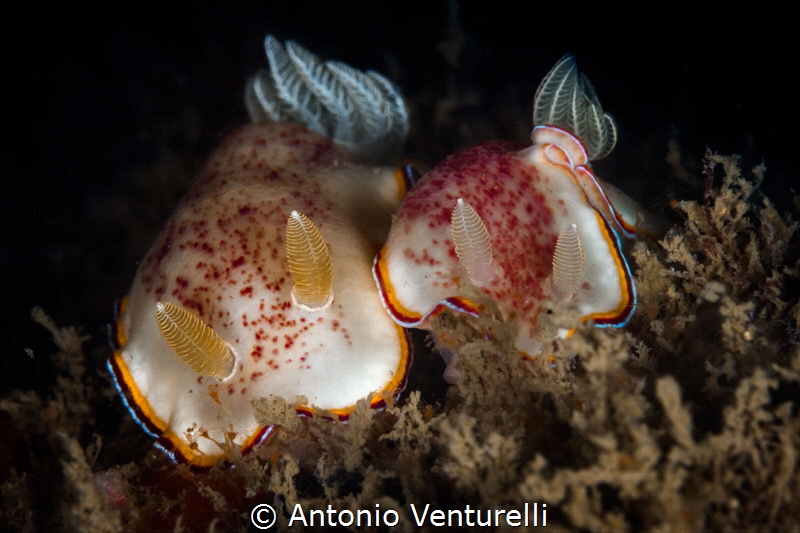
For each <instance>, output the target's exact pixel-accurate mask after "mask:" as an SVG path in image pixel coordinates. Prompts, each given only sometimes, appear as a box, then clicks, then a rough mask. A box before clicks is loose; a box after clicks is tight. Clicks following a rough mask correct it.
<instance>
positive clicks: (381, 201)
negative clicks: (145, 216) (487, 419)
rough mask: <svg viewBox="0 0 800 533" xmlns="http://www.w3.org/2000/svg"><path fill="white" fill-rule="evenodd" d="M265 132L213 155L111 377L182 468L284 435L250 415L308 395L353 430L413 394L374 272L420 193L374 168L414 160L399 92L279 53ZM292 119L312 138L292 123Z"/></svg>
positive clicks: (255, 106) (265, 98) (403, 348)
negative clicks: (406, 200) (352, 415)
mask: <svg viewBox="0 0 800 533" xmlns="http://www.w3.org/2000/svg"><path fill="white" fill-rule="evenodd" d="M265 47H266V51H267V56H268V58H269V64H270V69H269V70H266V69H265V70H262V71H260V72H259V73H258V74H257V75H256V76H255V77H254V78H253V79H251V80H250V81H249V82H248V88H247V97H246V103H247V106H248V110H249V112H250V116H251V118H252V119H253V122H254V123H253V124H250V125H247V126H244V127H242V128H240V129H239V130H237V131H235V132H234V133H232V134H231V135H230V136H228V137H227V138H226V139H225V140H224V141H223V142H222V144H221V145H220V146H219V147H218V148H217V149H216V151H215V152H214V153H213V154H212V156H211V158H210V159H209V161H208V163H207V164H206V166H205V168H204V170H203V171H202V172H201V173H200V175H199V176H198V177H197V179H196V180H195V182H194V184H193V185H192V188H191V190H190V191H189V193H188V194H187V195H186V197H185V198H183V200H182V201H181V202H180V204H179V205H178V207H177V209H176V211H175V212H174V214H173V215H172V217H171V218H170V219H169V220H168V222H167V223H166V226H165V228H164V229H163V231H162V233H161V234H160V235H159V237H158V238H157V239H156V242H155V243H154V244H153V246H152V248H151V249H150V251H149V253H148V254H147V256H146V257H145V258H144V260H143V261H142V263H141V265H140V267H139V270H138V272H137V274H136V278H135V280H134V282H133V286H132V288H131V291H130V293H129V295H128V297H127V298H126V299H125V300H124V301H123V304H122V306H121V309H120V312H119V315H118V317H117V319H116V321H115V328H114V329H115V339H114V340H115V341H116V342H115V344H116V346H117V349H116V351H115V353H114V355H113V357H112V358H111V359H110V361H109V368H110V370H111V372H112V374H113V376H114V378H115V381H116V384H117V387H118V389H119V390H120V392H121V394H122V397H123V399H124V401H125V403H126V405H127V406H128V408H129V410H130V411H131V413H132V414H133V416H134V418H136V420H137V421H138V422H139V423H140V424H141V425H142V426H143V428H144V429H145V430H146V431H147V432H149V433H150V434H151V435H152V436H154V437H155V438H156V439H157V445H158V446H160V447H161V448H163V449H164V450H165V451H166V452H167V453H168V454H169V455H171V456H172V457H173V459H175V460H176V461H186V462H188V463H190V464H191V465H192V466H193V467H195V468H200V469H203V468H207V467H210V466H211V465H213V464H215V463H216V462H217V461H218V460H220V458H222V457H223V455H224V453H223V451H222V448H221V447H220V445H219V444H220V443H225V442H232V443H233V445H234V446H236V447H238V448H239V449H240V450H241V451H242V453H246V452H247V451H249V450H250V449H251V448H252V447H253V446H254V445H256V444H258V443H259V442H262V441H264V440H265V439H266V438H267V437H268V436H269V435H270V433H271V432H272V431H273V428H272V427H261V426H260V425H259V423H258V422H257V421H256V418H255V416H254V410H253V407H252V406H251V400H253V399H254V398H263V397H273V396H279V397H283V398H285V399H286V400H287V401H288V402H293V401H296V398H297V397H300V396H305V397H306V398H307V399H308V405H305V406H300V407H299V408H298V411H300V412H303V411H304V410H305V411H308V412H313V410H314V409H322V410H326V411H329V412H332V413H334V414H336V415H338V416H339V417H341V418H344V417H346V416H347V414H348V413H349V412H350V411H351V410H352V409H353V407H354V405H355V403H356V402H357V401H358V400H359V399H361V398H369V399H370V400H371V402H372V404H373V406H378V405H379V404H381V402H382V401H383V400H384V399H386V398H389V397H390V396H391V395H393V394H395V393H396V392H398V391H399V390H400V389H401V388H402V386H403V384H404V380H405V375H406V368H407V365H408V364H409V352H408V345H407V341H406V337H405V334H404V330H403V329H402V328H400V327H399V326H398V325H397V324H395V323H394V322H393V321H392V320H391V319H390V318H389V317H388V316H387V315H386V313H385V312H384V310H383V307H382V305H381V301H380V298H379V296H378V294H377V291H376V289H375V284H374V281H373V278H372V274H371V266H372V261H373V257H374V255H375V253H376V251H377V250H378V249H379V247H380V246H381V245H382V244H383V242H384V240H385V238H386V235H387V234H388V230H389V225H390V222H391V215H392V213H393V211H394V210H395V209H396V207H397V206H398V205H399V202H400V199H401V198H402V196H403V194H404V193H405V188H406V185H405V183H404V180H403V176H402V174H400V173H396V172H395V171H394V169H389V168H385V167H380V166H370V165H368V164H367V162H368V161H370V160H372V161H382V160H386V159H387V158H388V157H391V155H392V154H393V153H396V152H397V151H398V150H399V148H400V147H401V146H402V143H403V140H404V138H405V136H406V133H407V128H408V126H407V112H406V109H405V105H404V103H403V101H402V98H401V97H400V96H399V94H398V93H397V92H396V90H395V88H394V87H393V86H392V84H391V83H390V82H389V81H388V80H386V79H385V78H383V77H382V76H380V75H378V74H376V73H374V72H368V73H363V72H360V71H357V70H355V69H352V68H350V67H348V66H347V65H344V64H342V63H337V62H332V61H329V62H325V63H323V62H321V61H320V60H319V59H318V58H317V57H315V56H314V55H312V54H310V53H309V52H307V51H306V50H304V49H303V48H301V47H300V46H298V45H296V44H295V43H292V42H288V43H287V44H286V47H285V48H284V47H283V46H282V45H281V44H280V43H279V42H278V41H276V40H275V39H273V38H272V37H267V39H266V41H265ZM290 121H293V122H299V123H302V124H304V125H298V124H292V123H289V122H290Z"/></svg>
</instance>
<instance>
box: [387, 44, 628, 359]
mask: <svg viewBox="0 0 800 533" xmlns="http://www.w3.org/2000/svg"><path fill="white" fill-rule="evenodd" d="M565 61H566V62H567V63H570V62H571V63H572V64H574V60H573V59H572V58H571V56H567V57H565V58H564V59H562V61H561V62H559V64H558V65H557V66H556V67H555V68H554V69H553V71H551V73H550V75H548V77H546V78H545V80H544V81H543V83H542V85H541V86H540V90H539V91H538V92H537V97H538V98H551V97H561V95H560V94H557V93H558V91H557V90H550V88H549V87H550V85H553V86H557V87H559V90H561V85H559V84H558V83H556V82H557V81H558V80H555V81H554V80H553V76H554V75H556V76H564V75H565V74H564V73H565V72H566V73H568V74H569V76H572V77H573V78H574V80H579V79H581V80H585V78H578V77H577V74H576V73H575V72H574V69H570V68H566V67H565V66H564V62H565ZM568 66H569V65H567V67H568ZM575 83H577V81H576V82H575ZM584 84H588V80H585V81H584ZM543 88H544V90H543ZM568 96H569V97H570V98H573V99H574V98H575V95H574V93H572V92H570V93H569V95H568ZM592 96H593V95H592ZM582 105H587V106H589V107H592V106H596V107H593V108H592V109H593V112H594V113H595V115H596V116H601V117H606V118H605V119H604V121H600V122H598V123H599V124H601V125H602V127H606V125H605V124H611V126H610V127H611V128H613V120H612V119H611V118H610V116H609V115H607V114H603V112H602V109H597V107H599V103H598V102H597V100H596V97H592V98H589V99H586V102H585V103H584V104H582ZM535 107H537V108H538V107H544V108H546V107H548V106H535ZM549 107H551V108H552V109H560V108H561V106H559V105H552V106H549ZM577 108H580V106H576V109H577ZM604 122H605V124H603V123H604ZM614 131H615V130H614ZM614 138H615V134H614V132H611V133H610V134H608V135H606V136H605V137H604V139H606V140H604V141H603V142H602V143H600V144H599V145H598V147H596V148H595V149H594V151H597V152H598V153H603V154H604V153H607V152H608V151H610V147H613V140H614ZM532 140H533V146H531V147H528V148H525V149H521V148H522V147H521V146H518V145H515V144H512V143H508V142H503V141H495V142H488V143H484V144H480V145H478V146H475V147H473V148H471V149H468V150H466V151H464V152H461V153H459V154H455V155H452V156H450V157H448V158H447V159H446V160H445V161H444V162H442V163H441V164H440V165H438V166H437V167H436V168H434V169H433V170H432V171H430V172H429V173H428V174H426V175H425V176H424V177H423V178H422V179H421V180H420V181H419V182H418V183H417V184H416V185H415V186H414V188H413V189H412V190H411V191H410V192H409V194H408V195H407V196H406V197H405V198H404V200H403V202H402V204H401V206H400V208H399V209H398V212H397V213H396V214H395V218H394V222H393V224H392V230H391V232H390V234H389V238H388V240H387V242H386V244H385V246H384V247H383V249H382V250H381V252H380V253H379V254H378V255H377V256H376V258H375V262H374V265H373V274H374V276H375V280H376V282H377V285H378V288H379V291H380V294H381V299H382V301H383V303H384V306H385V308H386V310H387V311H388V312H389V314H390V315H391V316H392V318H393V319H394V320H395V321H396V322H397V323H398V324H401V325H403V326H404V327H422V328H427V327H428V318H429V317H431V316H433V315H435V314H437V313H438V312H440V311H442V310H444V309H445V308H451V309H454V310H456V311H459V312H463V313H467V314H472V315H478V314H479V312H480V306H479V305H477V304H476V302H474V301H471V300H470V298H469V297H468V295H469V294H474V290H475V289H476V288H477V289H479V290H480V291H482V292H483V293H484V294H486V295H488V296H489V297H490V298H491V299H492V300H494V302H496V304H497V306H498V308H499V309H500V310H501V312H502V313H503V315H504V319H505V320H512V321H514V322H515V323H516V324H517V329H518V334H517V339H516V341H515V343H516V347H517V349H518V350H519V351H520V352H521V353H522V354H523V355H527V356H536V355H537V354H538V353H539V352H540V349H541V347H542V345H543V340H542V339H541V338H540V336H539V335H538V333H539V328H538V326H537V319H538V317H539V315H540V313H541V312H542V311H543V310H544V309H543V307H542V303H543V302H544V301H546V300H547V299H548V298H553V297H556V298H558V297H559V296H560V297H561V298H562V299H564V298H565V297H566V300H567V301H568V303H570V304H572V305H575V306H576V307H577V309H578V311H579V312H580V314H581V316H583V317H584V318H586V319H591V320H593V321H594V323H595V324H596V325H600V326H609V325H614V326H618V325H623V324H625V323H626V322H627V321H628V320H629V319H630V317H631V315H632V314H633V310H634V307H635V302H636V292H635V286H634V284H633V281H632V276H631V273H630V269H629V267H628V264H627V261H626V259H625V257H624V255H623V254H622V251H621V246H620V241H619V237H618V231H619V232H625V233H626V234H627V233H628V232H632V231H633V230H634V228H633V225H632V223H631V217H630V215H626V216H623V215H622V214H620V212H619V211H618V210H617V209H616V208H615V206H614V205H613V204H612V202H611V201H610V200H609V197H608V195H607V194H606V192H605V191H604V189H603V186H601V183H602V182H600V181H599V180H598V179H597V178H596V177H595V176H594V174H593V172H592V170H591V169H590V167H589V166H588V163H589V153H587V150H586V148H585V147H584V145H583V143H582V142H581V140H580V139H578V138H577V137H576V136H574V135H573V134H572V133H570V132H569V131H567V130H566V129H564V128H562V127H558V126H556V125H552V124H543V125H539V126H537V127H535V128H534V130H533V134H532ZM620 194H621V193H620ZM459 200H461V202H463V203H466V204H469V205H471V206H472V208H474V210H475V211H476V212H477V213H478V215H479V217H480V219H481V220H482V221H483V225H485V227H486V230H487V231H488V233H489V237H490V242H491V250H492V261H491V267H492V268H493V269H494V275H493V276H486V277H485V279H483V280H482V281H480V282H479V283H478V284H477V287H476V286H475V281H476V280H470V279H469V276H468V274H467V272H466V269H465V266H464V265H463V264H462V262H461V261H460V260H459V256H458V253H457V250H456V247H455V246H454V243H453V233H452V231H453V229H452V228H453V226H452V224H451V216H452V213H453V210H454V208H455V207H456V206H457V205H458V204H459V203H460V202H459ZM634 217H635V215H634ZM634 220H635V218H634ZM575 231H577V237H576V236H575V234H574V232H575ZM561 235H566V236H568V237H570V238H571V239H573V240H575V241H577V242H576V244H577V246H578V250H580V257H575V258H574V259H571V258H570V257H569V256H568V255H565V254H561V257H559V258H555V259H554V253H555V250H556V243H557V242H558V240H559V236H561ZM554 260H558V261H569V260H574V261H579V262H580V263H581V264H582V265H583V267H584V275H583V278H582V279H583V281H582V283H580V284H578V285H577V286H576V287H575V288H574V289H575V290H574V291H570V292H571V294H568V295H557V294H554V292H557V291H554V290H553V280H552V276H553V262H554ZM561 266H562V267H563V266H564V265H561ZM566 266H567V267H569V266H570V265H566ZM473 268H474V267H473ZM560 270H561V271H570V269H569V268H566V269H564V268H561V269H560ZM572 270H574V269H572ZM572 275H573V277H574V274H572Z"/></svg>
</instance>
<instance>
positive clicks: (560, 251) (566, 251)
mask: <svg viewBox="0 0 800 533" xmlns="http://www.w3.org/2000/svg"><path fill="white" fill-rule="evenodd" d="M585 270H586V252H585V251H584V249H583V242H582V241H581V236H580V234H579V233H578V226H577V225H576V224H570V225H569V227H567V228H566V229H565V230H564V231H562V232H561V233H560V234H559V236H558V240H557V241H556V249H555V252H553V275H552V277H551V278H550V281H551V284H552V289H553V294H554V295H555V296H556V297H557V298H561V299H563V300H570V299H571V298H572V297H573V296H575V294H576V293H577V292H578V289H579V288H580V286H581V283H582V282H583V274H584V271H585Z"/></svg>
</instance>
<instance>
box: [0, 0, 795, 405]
mask: <svg viewBox="0 0 800 533" xmlns="http://www.w3.org/2000/svg"><path fill="white" fill-rule="evenodd" d="M457 5H458V7H457V8H456V7H455V6H456V4H454V3H448V2H443V1H437V2H430V3H429V4H428V5H427V7H426V8H425V9H424V10H420V9H416V8H413V7H411V6H410V5H408V4H399V5H398V6H397V7H391V6H387V5H384V4H383V3H379V2H353V3H345V4H341V3H336V5H334V3H313V2H295V3H293V4H292V6H291V8H290V6H289V5H288V3H286V2H284V3H271V2H260V3H259V2H232V3H227V4H226V5H225V6H224V7H220V6H215V7H211V4H210V3H205V2H199V3H195V2H192V3H188V2H187V3H184V4H172V5H170V6H167V7H165V6H163V5H162V6H160V7H155V8H153V7H148V6H144V5H141V4H131V5H129V6H127V9H128V11H123V10H122V9H123V8H119V7H113V8H112V7H109V9H108V10H107V11H104V10H96V9H95V10H91V11H89V10H87V11H86V12H81V11H79V10H76V8H74V7H73V6H72V5H70V6H63V7H61V8H58V9H60V11H55V12H53V11H45V10H44V9H42V10H41V12H36V11H34V9H37V8H35V7H28V8H26V9H27V13H26V15H25V16H20V17H19V18H17V19H11V18H9V20H6V24H5V26H6V31H4V32H3V33H2V35H3V36H2V39H3V51H4V58H5V65H4V71H5V76H4V78H5V80H4V83H3V84H2V89H0V105H1V106H2V110H3V119H4V121H3V123H4V126H5V127H4V128H3V133H2V135H0V169H2V172H3V181H2V183H3V189H2V206H0V213H2V217H3V218H2V220H3V222H2V225H0V232H1V233H0V235H2V237H1V238H0V268H2V278H1V279H2V283H3V287H4V289H3V293H4V299H3V302H4V308H5V309H4V316H5V318H4V319H3V321H2V330H1V331H0V333H2V335H3V337H2V338H3V339H4V340H5V341H6V342H5V347H6V349H5V350H4V352H5V353H4V354H3V357H2V358H0V376H2V377H0V396H2V395H3V393H4V392H5V391H6V390H7V389H8V387H14V388H23V389H27V388H36V389H39V390H42V391H44V390H46V389H47V388H48V387H49V385H50V384H51V383H52V380H53V379H54V371H53V369H52V368H51V365H50V364H49V362H48V356H49V354H50V353H51V352H52V351H53V346H52V343H51V341H50V337H49V334H47V332H46V331H45V330H44V329H43V328H41V326H38V325H37V324H35V323H33V322H32V321H31V320H30V310H31V308H32V307H33V306H34V305H39V306H41V307H43V308H44V310H45V311H46V312H47V313H48V314H50V315H51V316H52V317H53V318H54V320H55V321H56V323H57V324H59V325H62V326H65V325H80V326H82V328H83V330H84V331H85V332H86V333H87V334H88V335H90V336H91V339H90V340H89V341H88V342H87V347H88V352H89V354H90V364H89V368H90V369H91V371H96V370H95V369H98V368H101V367H100V365H99V364H98V362H100V361H101V360H102V359H103V358H104V357H105V356H106V355H107V353H108V352H107V349H106V348H105V324H106V323H107V322H108V321H110V320H111V318H112V308H113V303H114V301H115V300H116V299H118V298H119V297H120V296H122V295H124V294H125V292H126V291H127V289H128V287H129V285H130V283H131V281H132V279H133V275H134V273H135V270H136V267H137V261H138V260H139V259H140V258H141V257H142V256H143V255H144V253H145V252H146V250H147V247H148V246H149V243H150V242H151V241H152V239H153V238H154V236H155V233H156V232H157V231H158V229H159V227H160V225H161V224H162V223H163V221H164V220H165V219H166V217H168V216H169V213H170V211H171V209H172V206H174V204H175V202H177V201H178V199H180V197H181V195H182V194H183V193H184V192H185V190H186V187H188V184H189V183H190V179H191V176H192V175H193V174H194V173H195V172H196V171H197V169H198V167H199V165H201V164H202V162H203V159H204V157H205V156H206V155H207V154H208V152H209V151H210V150H211V148H213V146H214V145H215V144H216V143H217V142H218V141H219V140H220V139H221V138H222V137H223V136H224V135H225V133H226V132H229V131H231V130H232V129H233V128H235V127H236V126H238V125H240V124H242V123H244V122H246V121H247V116H246V113H245V109H244V105H243V102H242V91H243V87H244V83H245V80H246V79H247V77H248V75H250V74H252V73H254V72H255V71H256V70H257V69H258V68H260V67H262V66H264V65H265V58H264V54H263V47H262V41H263V38H264V36H265V35H266V34H267V33H272V34H274V35H275V36H276V37H278V38H279V39H281V40H286V39H293V40H296V41H298V42H299V43H300V44H302V45H303V46H305V47H306V48H308V49H309V50H311V51H312V52H314V53H316V54H318V55H319V56H321V57H322V58H323V59H338V60H342V61H345V62H346V63H349V64H350V65H352V66H354V67H357V68H360V69H374V70H377V71H379V72H381V73H384V74H386V75H387V76H388V77H389V78H391V79H392V80H393V81H395V82H396V83H397V84H398V85H399V87H400V88H401V90H402V92H403V93H404V95H406V96H407V98H408V101H409V104H410V106H411V109H412V132H411V138H410V140H409V145H408V153H409V155H412V156H414V157H417V158H421V159H424V160H427V161H429V162H431V163H436V162H437V161H439V160H440V159H441V158H442V157H444V156H446V155H447V154H449V153H452V152H453V151H455V150H458V149H461V148H464V147H466V146H468V145H470V144H473V143H475V142H478V141H481V140H488V139H491V138H506V139H515V140H519V141H523V142H524V141H525V140H526V138H527V136H528V135H529V131H530V121H531V119H530V112H531V101H532V98H533V94H534V92H535V90H536V87H537V85H538V83H539V81H540V80H541V78H542V77H543V76H544V74H545V73H546V72H547V71H548V70H549V69H550V67H551V66H552V65H553V64H554V63H555V61H556V60H557V59H558V58H559V57H561V56H562V55H563V54H564V53H566V52H568V51H570V52H572V53H574V54H575V55H576V56H577V59H578V65H579V68H580V69H581V70H582V71H583V72H585V73H586V74H587V75H588V76H589V78H590V79H591V80H592V82H593V83H594V85H595V87H596V90H597V93H598V95H599V97H600V100H601V102H602V104H603V106H604V108H605V109H606V110H607V111H609V112H610V113H612V114H613V115H614V117H615V118H616V119H617V122H618V125H619V143H618V145H617V148H616V150H615V151H614V152H613V153H612V154H611V156H609V157H608V158H607V159H606V160H603V161H601V162H599V163H598V164H597V166H596V170H597V173H598V175H600V176H601V177H603V178H604V179H607V180H608V181H610V182H613V183H616V184H618V185H619V186H620V187H621V188H623V189H625V190H626V191H627V192H629V193H631V194H632V195H633V196H635V197H637V198H639V199H640V200H641V201H642V202H643V203H644V205H646V206H649V207H651V208H652V209H654V210H656V211H663V210H665V209H667V210H668V208H666V206H667V205H668V201H669V199H670V198H678V199H682V198H698V197H699V196H700V195H701V194H702V191H701V190H697V189H696V188H692V187H690V186H686V185H685V184H683V183H676V182H673V181H671V180H670V169H669V168H668V166H667V165H666V164H665V163H664V156H665V154H666V143H667V140H668V139H670V138H672V139H674V140H676V141H677V142H678V143H679V145H680V146H681V149H682V152H683V154H684V156H685V165H686V167H687V168H688V169H689V170H690V171H691V172H693V173H696V174H698V175H699V172H700V162H701V160H702V154H703V152H704V150H705V148H706V147H709V148H711V149H712V150H716V151H719V152H721V153H739V154H742V155H743V156H744V164H743V169H744V170H745V171H746V172H748V171H749V169H750V168H751V167H752V166H753V165H755V164H757V163H759V162H761V161H762V160H763V161H765V162H766V165H767V167H768V172H767V181H766V182H765V184H764V187H763V188H764V190H765V191H766V194H768V195H769V196H770V197H771V198H772V199H773V200H774V201H775V202H776V203H777V204H778V205H779V207H780V208H781V209H789V208H790V206H791V203H790V193H789V187H790V185H791V180H793V179H794V175H793V172H792V169H791V168H790V166H789V162H790V161H791V159H792V158H793V156H794V152H795V151H796V148H795V146H794V144H793V143H794V142H795V139H796V137H797V135H796V133H795V121H794V117H795V116H796V115H797V113H796V111H795V106H796V100H797V98H796V96H795V91H794V89H793V87H794V86H796V83H791V84H790V82H789V81H788V80H789V77H791V75H793V73H792V70H793V67H794V64H795V63H796V60H795V59H794V55H795V54H794V52H793V51H792V50H793V49H794V47H783V46H780V44H779V41H780V40H782V39H787V40H791V38H792V35H791V34H787V33H786V32H784V31H781V30H780V29H779V28H777V27H775V20H770V22H769V26H763V25H761V23H759V22H757V21H756V20H754V19H752V18H751V17H752V14H750V13H732V14H729V16H730V15H733V16H734V17H737V18H738V20H737V21H736V22H735V23H731V21H730V20H722V19H720V18H719V16H718V14H716V13H694V12H691V11H686V12H681V13H676V12H674V11H671V12H668V13H667V12H666V11H667V9H673V10H674V9H675V8H674V7H673V8H668V7H666V6H650V9H652V10H654V11H653V13H654V14H650V15H648V16H647V17H646V18H645V17H644V15H641V14H638V13H627V14H626V17H627V18H626V19H625V20H628V21H634V22H621V21H616V22H615V21H614V20H613V18H609V20H610V21H611V22H607V21H605V20H598V19H597V18H596V17H593V16H591V15H589V14H587V13H583V12H579V11H578V9H577V7H575V6H574V5H570V6H569V7H567V6H564V7H562V8H559V7H558V6H556V7H555V8H552V9H553V12H552V13H549V12H545V11H544V10H543V7H542V6H528V7H526V8H524V9H523V8H508V7H505V6H504V5H503V4H502V3H500V2H488V1H477V2H464V3H460V4H457ZM559 9H569V10H573V11H574V12H572V11H570V12H564V11H559ZM662 11H663V12H662ZM606 15H608V14H606ZM772 15H774V16H775V18H776V19H777V20H778V23H780V14H772ZM630 17H634V18H630ZM446 50H451V51H457V52H459V53H458V54H455V55H453V54H452V53H451V54H450V57H449V59H448V56H447V54H446V53H445V52H444V51H446ZM790 143H791V144H790ZM173 176H174V177H173ZM25 348H30V349H32V350H33V354H34V357H33V358H31V357H30V356H29V355H28V354H27V353H26V352H25Z"/></svg>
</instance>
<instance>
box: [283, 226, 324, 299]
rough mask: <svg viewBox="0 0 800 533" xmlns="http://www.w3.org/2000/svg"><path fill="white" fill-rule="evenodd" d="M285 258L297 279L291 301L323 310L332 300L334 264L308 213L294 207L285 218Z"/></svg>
mask: <svg viewBox="0 0 800 533" xmlns="http://www.w3.org/2000/svg"><path fill="white" fill-rule="evenodd" d="M286 258H287V260H288V262H289V272H290V273H291V275H292V279H293V280H294V287H293V288H292V303H293V304H294V305H296V306H298V307H300V308H301V309H304V310H306V311H321V310H322V309H325V308H327V307H328V306H329V305H331V302H333V266H332V265H331V254H330V253H329V252H328V245H327V244H325V239H323V238H322V234H321V233H320V232H319V230H318V229H317V227H316V226H315V225H314V223H313V222H311V219H309V218H308V217H307V216H305V215H304V214H302V213H298V212H297V211H292V214H291V215H290V216H289V219H288V220H287V222H286Z"/></svg>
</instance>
